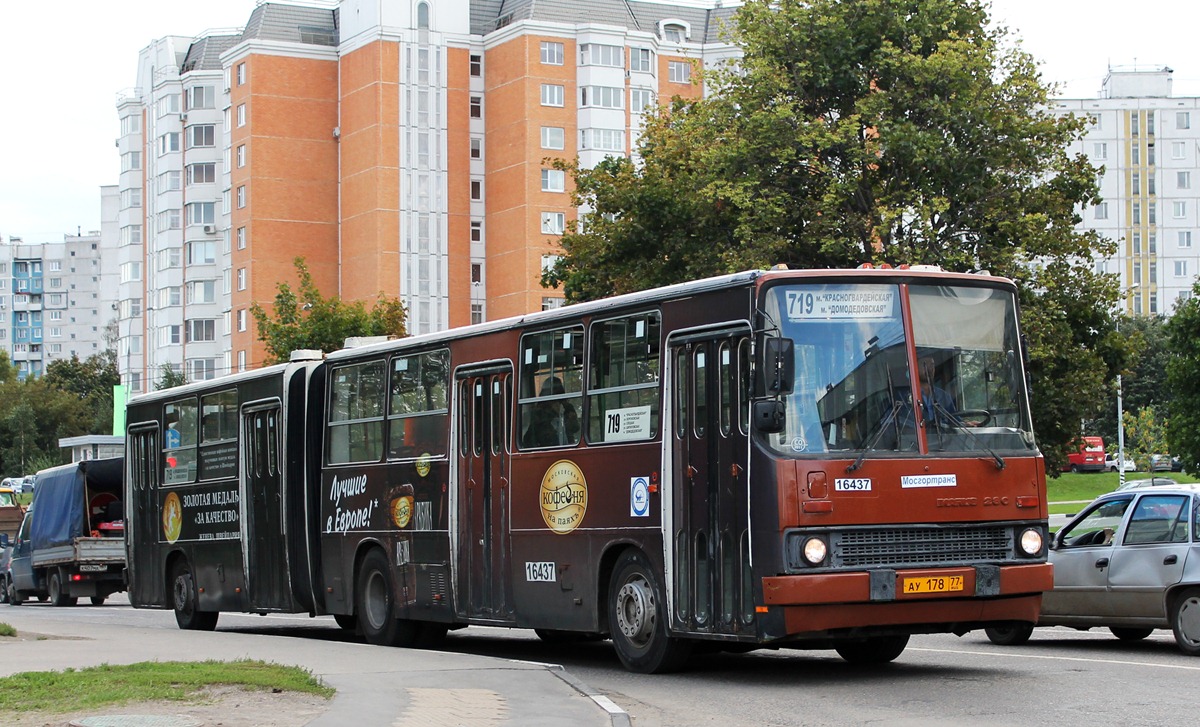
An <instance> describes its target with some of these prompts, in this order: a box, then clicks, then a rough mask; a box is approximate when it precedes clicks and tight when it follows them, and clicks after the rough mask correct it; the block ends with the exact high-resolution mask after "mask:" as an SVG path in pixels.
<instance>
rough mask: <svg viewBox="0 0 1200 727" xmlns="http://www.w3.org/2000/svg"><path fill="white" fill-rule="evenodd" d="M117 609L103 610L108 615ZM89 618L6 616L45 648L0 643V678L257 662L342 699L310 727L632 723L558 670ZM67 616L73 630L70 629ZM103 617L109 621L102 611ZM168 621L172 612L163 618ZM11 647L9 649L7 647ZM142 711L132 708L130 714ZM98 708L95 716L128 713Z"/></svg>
mask: <svg viewBox="0 0 1200 727" xmlns="http://www.w3.org/2000/svg"><path fill="white" fill-rule="evenodd" d="M108 608H112V607H111V606H110V607H106V608H105V610H107V609H108ZM88 610H89V609H88V608H86V607H80V608H75V609H62V608H52V607H50V606H48V605H43V604H31V605H24V606H0V622H4V623H8V624H10V625H12V626H13V627H15V628H16V629H17V631H18V632H19V633H21V634H41V635H45V636H47V637H49V638H46V639H44V640H22V641H16V642H13V641H12V640H10V639H3V638H0V676H8V675H10V674H13V673H16V672H23V671H49V670H54V671H61V670H63V669H66V668H69V667H75V668H80V667H88V666H97V665H100V664H130V663H135V662H141V661H181V660H186V661H204V660H209V659H212V660H220V661H232V660H237V659H258V660H262V661H267V662H273V663H277V664H284V665H288V666H299V667H302V668H304V669H307V670H309V671H311V672H312V673H313V674H314V675H316V676H317V677H319V678H320V679H321V680H322V681H323V682H324V683H325V684H327V685H328V686H331V687H333V688H334V689H336V690H337V694H336V695H335V696H334V698H333V699H332V700H331V701H330V702H329V704H328V709H327V710H326V711H325V712H324V714H321V715H320V716H319V717H317V718H316V719H313V720H311V721H309V722H308V723H307V724H308V725H310V727H343V726H344V725H354V727H375V726H377V725H378V726H379V727H384V726H387V727H396V726H403V727H408V726H410V725H411V726H416V725H429V726H431V727H432V726H434V725H439V726H440V725H464V726H471V727H476V726H480V727H482V726H483V725H533V726H540V725H544V726H545V727H551V726H552V725H553V726H557V725H563V724H572V725H582V726H587V725H595V726H596V727H609V726H612V727H623V726H625V725H628V724H629V717H628V715H627V714H626V713H625V712H623V711H622V710H621V709H620V708H619V707H617V706H616V705H615V704H613V703H612V702H611V701H609V700H608V699H607V698H606V697H603V696H599V695H593V694H592V693H590V690H588V688H587V687H585V686H584V685H582V684H581V683H580V682H578V680H576V679H574V678H573V677H571V676H570V675H569V674H567V673H566V672H565V671H563V669H562V668H561V667H558V666H554V665H550V664H536V663H531V662H519V661H511V660H506V659H496V658H492V657H485V656H473V655H468V654H451V653H445V652H438V651H417V650H411V649H397V648H387V647H378V646H370V645H367V644H362V643H345V642H334V641H322V640H316V639H311V638H299V637H296V638H292V637H279V636H267V635H260V634H246V633H238V632H233V631H221V630H219V629H220V627H218V631H216V632H208V633H206V632H197V631H180V630H176V629H170V628H163V627H161V626H159V627H154V628H145V627H131V626H121V625H114V624H109V623H103V622H102V621H101V619H100V618H97V619H96V622H95V623H89V622H88V620H87V617H88V613H87V612H88ZM68 612H70V614H71V615H72V616H77V618H72V619H71V620H69V621H68V620H64V618H63V617H64V614H66V613H68ZM95 612H97V615H98V616H99V615H100V614H102V613H103V611H100V610H99V609H95ZM159 613H161V614H163V616H164V617H165V618H167V619H171V615H170V612H159ZM6 642H7V643H6ZM131 711H136V709H133V710H131V709H129V708H125V709H124V713H129V712H131ZM121 712H122V710H121V709H120V708H100V709H97V710H96V713H97V714H105V713H107V714H117V713H121Z"/></svg>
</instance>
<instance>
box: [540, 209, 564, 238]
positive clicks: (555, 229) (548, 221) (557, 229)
mask: <svg viewBox="0 0 1200 727" xmlns="http://www.w3.org/2000/svg"><path fill="white" fill-rule="evenodd" d="M566 226H567V216H566V214H564V213H562V212H543V213H542V234H543V235H561V234H563V230H564V229H565V228H566Z"/></svg>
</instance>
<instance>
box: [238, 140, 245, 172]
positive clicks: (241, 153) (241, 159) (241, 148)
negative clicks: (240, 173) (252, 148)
mask: <svg viewBox="0 0 1200 727" xmlns="http://www.w3.org/2000/svg"><path fill="white" fill-rule="evenodd" d="M237 165H238V169H241V168H242V167H244V166H246V145H245V144H238V148H237Z"/></svg>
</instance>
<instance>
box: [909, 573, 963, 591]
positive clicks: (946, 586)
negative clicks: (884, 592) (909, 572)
mask: <svg viewBox="0 0 1200 727" xmlns="http://www.w3.org/2000/svg"><path fill="white" fill-rule="evenodd" d="M962 589H963V577H962V576H930V577H923V578H905V579H904V592H905V593H952V592H954V591H961V590H962Z"/></svg>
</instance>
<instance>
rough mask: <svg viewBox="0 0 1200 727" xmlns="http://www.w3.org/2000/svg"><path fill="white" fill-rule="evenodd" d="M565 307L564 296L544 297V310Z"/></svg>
mask: <svg viewBox="0 0 1200 727" xmlns="http://www.w3.org/2000/svg"><path fill="white" fill-rule="evenodd" d="M562 307H563V299H562V298H542V310H554V309H555V308H562Z"/></svg>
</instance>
